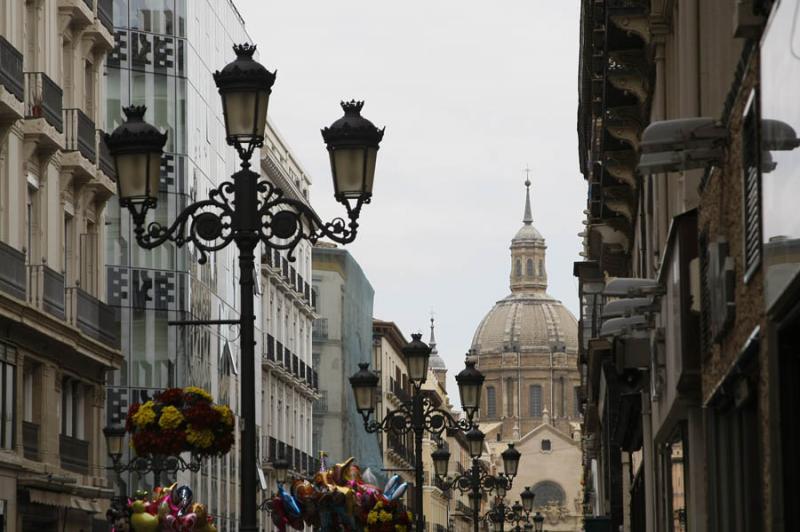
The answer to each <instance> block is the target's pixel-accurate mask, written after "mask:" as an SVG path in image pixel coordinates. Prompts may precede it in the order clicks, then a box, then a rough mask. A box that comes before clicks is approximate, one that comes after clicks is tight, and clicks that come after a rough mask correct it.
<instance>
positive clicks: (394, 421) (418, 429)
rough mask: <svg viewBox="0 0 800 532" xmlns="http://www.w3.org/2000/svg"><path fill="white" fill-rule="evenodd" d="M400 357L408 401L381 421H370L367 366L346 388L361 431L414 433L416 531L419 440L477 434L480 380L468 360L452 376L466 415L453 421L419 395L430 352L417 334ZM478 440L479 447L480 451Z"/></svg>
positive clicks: (371, 380)
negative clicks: (452, 433)
mask: <svg viewBox="0 0 800 532" xmlns="http://www.w3.org/2000/svg"><path fill="white" fill-rule="evenodd" d="M402 352H403V356H404V358H405V360H406V364H407V367H408V378H409V380H410V381H411V385H412V387H413V394H412V396H411V399H410V400H408V401H404V402H403V404H402V406H400V407H399V408H397V409H394V410H390V411H389V412H387V414H386V416H384V417H383V418H382V419H379V420H378V419H375V420H372V419H370V416H371V415H372V413H373V412H374V411H375V403H376V395H377V394H376V392H377V389H378V383H379V382H380V378H379V377H378V375H377V374H376V373H375V372H373V371H370V370H369V363H367V362H362V363H360V364H359V365H358V366H359V370H358V371H357V372H356V373H355V374H354V375H353V376H352V377H350V386H351V387H352V388H353V395H354V397H355V401H356V409H357V410H358V413H359V414H361V417H362V419H363V421H364V429H365V430H366V431H367V432H368V433H375V432H388V433H391V434H395V435H404V434H408V433H410V432H413V433H414V456H415V464H414V473H415V486H416V487H417V489H415V490H414V494H415V503H416V508H415V510H416V526H417V528H416V529H417V530H424V529H425V516H424V514H423V512H422V495H423V490H422V489H421V488H422V485H423V482H424V481H423V474H424V473H423V469H422V439H423V436H424V435H425V432H429V433H431V434H433V435H434V436H436V437H439V436H441V434H442V432H444V431H445V430H449V431H457V432H465V433H468V432H469V431H471V430H477V429H476V427H475V425H474V421H473V418H474V417H475V414H476V413H477V412H478V407H479V406H480V401H481V388H482V387H483V381H484V378H485V377H484V376H483V374H482V373H481V372H480V371H478V370H477V369H476V368H475V362H474V361H471V360H468V361H467V362H466V363H465V368H464V369H463V370H462V371H461V372H460V373H459V374H458V375H456V383H457V384H458V393H459V395H460V397H461V405H462V407H463V409H464V413H465V414H466V416H467V417H466V419H464V418H460V419H456V418H454V417H453V415H452V414H450V412H448V411H447V410H445V409H442V408H439V407H437V406H436V405H434V403H433V401H432V400H431V398H430V397H429V396H428V394H425V393H423V392H422V390H421V388H422V385H423V384H424V383H425V381H426V380H427V378H428V362H429V360H430V355H431V348H430V347H429V346H428V345H427V344H425V343H424V342H423V341H422V335H421V334H412V335H411V342H409V343H408V344H406V345H405V346H404V347H403V349H402ZM482 445H483V439H482V438H481V441H480V444H479V446H481V447H482Z"/></svg>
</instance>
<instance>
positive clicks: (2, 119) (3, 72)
mask: <svg viewBox="0 0 800 532" xmlns="http://www.w3.org/2000/svg"><path fill="white" fill-rule="evenodd" d="M0 87H2V88H3V89H5V90H0V124H4V123H7V122H13V121H14V120H18V119H20V118H22V117H23V111H24V106H23V104H22V102H23V100H24V94H25V76H24V75H23V74H22V53H21V52H20V51H19V50H17V49H16V48H14V46H13V45H12V44H11V43H10V42H8V41H7V40H6V39H5V38H4V37H3V36H2V35H0Z"/></svg>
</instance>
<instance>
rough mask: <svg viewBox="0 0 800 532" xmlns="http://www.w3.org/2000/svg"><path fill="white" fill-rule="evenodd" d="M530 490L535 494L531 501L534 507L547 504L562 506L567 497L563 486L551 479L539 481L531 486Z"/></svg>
mask: <svg viewBox="0 0 800 532" xmlns="http://www.w3.org/2000/svg"><path fill="white" fill-rule="evenodd" d="M532 491H533V494H534V495H535V497H534V499H533V501H534V505H535V507H536V508H542V507H544V506H547V505H548V504H554V505H557V506H564V501H565V500H566V498H567V497H566V495H565V494H564V488H562V487H561V486H559V485H558V483H556V482H553V481H552V480H544V481H542V482H539V483H538V484H536V485H535V486H534V487H533V488H532Z"/></svg>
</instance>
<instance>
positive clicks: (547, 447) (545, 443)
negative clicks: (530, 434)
mask: <svg viewBox="0 0 800 532" xmlns="http://www.w3.org/2000/svg"><path fill="white" fill-rule="evenodd" d="M542 450H543V451H550V450H552V444H551V442H550V440H542Z"/></svg>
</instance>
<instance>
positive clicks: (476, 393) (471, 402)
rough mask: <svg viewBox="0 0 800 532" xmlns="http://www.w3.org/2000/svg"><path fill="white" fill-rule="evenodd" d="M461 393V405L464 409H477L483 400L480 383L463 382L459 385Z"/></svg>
mask: <svg viewBox="0 0 800 532" xmlns="http://www.w3.org/2000/svg"><path fill="white" fill-rule="evenodd" d="M458 392H459V395H461V406H462V407H463V408H464V409H477V408H478V406H479V405H480V400H481V386H480V385H478V384H471V383H470V384H462V385H461V386H459V387H458Z"/></svg>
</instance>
